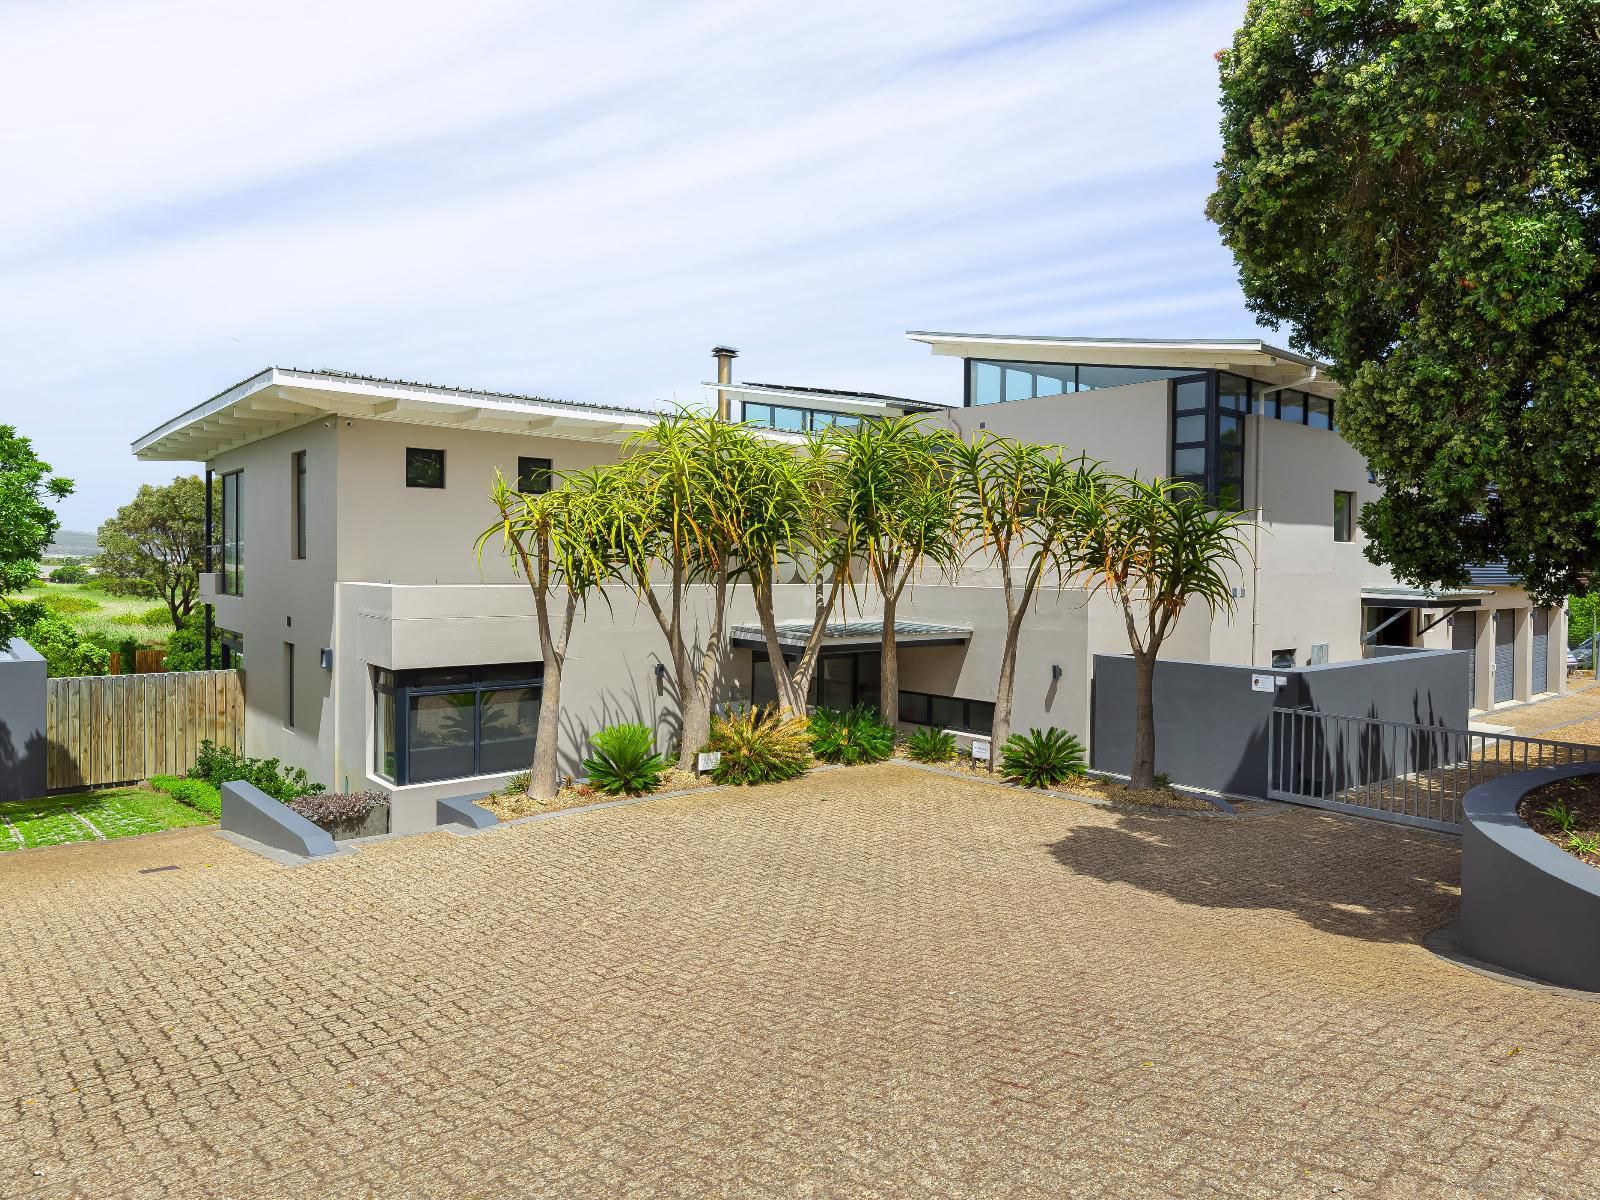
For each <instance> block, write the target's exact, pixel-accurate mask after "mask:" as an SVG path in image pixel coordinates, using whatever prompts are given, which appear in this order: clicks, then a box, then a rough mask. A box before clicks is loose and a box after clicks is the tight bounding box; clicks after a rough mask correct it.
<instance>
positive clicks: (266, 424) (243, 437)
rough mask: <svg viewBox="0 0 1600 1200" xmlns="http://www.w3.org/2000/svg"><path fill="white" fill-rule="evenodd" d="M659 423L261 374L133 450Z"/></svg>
mask: <svg viewBox="0 0 1600 1200" xmlns="http://www.w3.org/2000/svg"><path fill="white" fill-rule="evenodd" d="M662 415H663V414H662V412H661V411H659V410H652V409H646V408H625V407H621V406H617V405H602V404H585V403H580V402H577V401H572V400H552V399H548V398H546V397H543V396H524V395H518V394H516V393H514V392H490V391H483V390H480V389H476V388H459V387H447V386H441V385H439V384H431V383H413V382H409V381H406V380H400V379H384V378H382V377H380V376H376V375H356V374H352V373H350V372H347V371H304V370H300V369H298V368H294V367H268V368H266V369H265V370H264V371H260V372H257V373H256V374H255V375H252V376H250V377H249V378H248V379H244V380H241V381H240V382H238V383H236V384H234V385H233V386H232V387H230V388H227V389H225V390H224V391H221V392H218V393H217V394H216V395H215V396H212V397H211V398H210V399H208V400H203V401H201V402H200V403H199V404H197V405H195V406H194V407H193V408H190V409H188V410H186V411H184V412H182V413H180V414H179V415H178V416H176V417H174V418H172V420H170V421H168V422H166V423H165V424H163V425H160V426H158V427H157V428H155V429H152V430H151V431H150V432H149V433H147V434H145V435H144V436H143V437H141V438H139V439H137V440H136V441H135V442H134V443H133V452H134V454H135V455H136V456H137V457H139V458H141V459H147V460H175V461H183V462H204V461H206V460H207V459H210V458H212V457H214V456H215V455H217V454H220V453H222V452H224V451H227V450H232V449H236V448H237V447H239V446H243V445H248V444H249V443H250V442H253V441H257V440H259V439H261V438H263V437H270V436H271V435H272V434H275V433H280V432H282V431H283V430H285V429H290V428H293V427H294V426H296V425H302V424H305V423H306V422H307V421H311V420H317V419H319V418H322V417H325V416H347V417H362V418H367V419H372V420H387V421H400V422H404V423H408V424H414V425H442V426H448V427H450V428H453V429H483V430H488V431H491V432H500V433H537V434H539V435H541V436H543V437H556V438H576V439H580V440H584V441H620V440H622V439H623V438H625V437H626V436H628V434H630V433H634V432H636V431H638V430H640V429H645V428H648V427H649V426H650V425H651V424H652V423H654V422H655V421H656V420H658V419H659V418H660V417H661V416H662Z"/></svg>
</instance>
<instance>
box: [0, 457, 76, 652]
mask: <svg viewBox="0 0 1600 1200" xmlns="http://www.w3.org/2000/svg"><path fill="white" fill-rule="evenodd" d="M71 494H72V481H71V480H70V479H63V478H62V477H61V476H59V475H57V474H55V473H54V471H52V469H51V467H50V464H49V463H47V462H45V461H43V460H42V459H41V458H40V457H39V456H38V455H37V454H35V453H34V450H33V443H32V442H31V441H29V440H28V439H27V438H25V437H23V436H22V435H21V434H19V433H18V432H17V430H16V427H15V426H12V425H0V644H4V643H5V642H6V641H8V640H10V638H11V637H12V636H13V635H14V634H15V633H16V631H17V621H18V619H19V617H20V615H21V614H20V610H21V609H23V608H25V607H27V606H20V605H15V604H12V603H10V602H8V601H7V599H6V597H7V596H8V595H10V594H12V593H15V592H20V591H22V590H23V589H24V588H26V587H28V586H29V585H30V584H31V583H32V582H33V581H34V579H35V578H37V577H38V574H39V564H40V561H41V560H42V559H43V557H44V552H45V551H46V550H47V549H48V548H49V546H50V542H51V540H52V539H53V538H54V537H55V535H56V530H57V529H59V528H60V527H61V520H60V518H59V517H57V516H56V511H55V509H54V508H53V507H52V504H53V502H55V501H58V500H62V499H64V498H65V497H67V496H69V495H71ZM30 611H31V610H30Z"/></svg>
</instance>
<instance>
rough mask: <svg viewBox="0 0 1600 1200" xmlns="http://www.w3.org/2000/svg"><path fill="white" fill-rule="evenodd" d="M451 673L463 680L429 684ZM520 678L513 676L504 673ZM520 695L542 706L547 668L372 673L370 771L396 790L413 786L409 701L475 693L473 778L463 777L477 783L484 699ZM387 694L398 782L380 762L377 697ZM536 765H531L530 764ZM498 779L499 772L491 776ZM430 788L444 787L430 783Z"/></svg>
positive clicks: (513, 666)
mask: <svg viewBox="0 0 1600 1200" xmlns="http://www.w3.org/2000/svg"><path fill="white" fill-rule="evenodd" d="M447 670H453V671H456V672H459V673H461V674H464V675H465V676H466V678H465V679H462V680H457V681H445V680H438V681H436V682H428V679H429V676H433V677H435V679H436V680H437V677H438V676H439V675H440V674H442V673H443V672H444V671H447ZM505 672H516V673H513V674H505V675H504V676H503V677H501V675H502V673H505ZM521 689H531V690H532V691H533V692H534V693H535V698H536V699H537V700H538V702H539V703H541V704H542V703H543V702H544V664H543V663H537V662H525V663H495V664H488V665H483V666H476V667H458V668H441V669H429V668H422V669H416V670H404V671H391V670H389V669H388V668H386V667H375V668H373V676H372V693H373V712H374V715H373V722H374V727H373V745H372V751H373V752H372V759H373V761H372V764H371V770H372V773H373V774H374V775H376V776H377V777H378V778H380V779H385V780H388V781H389V782H390V783H393V784H394V785H395V786H396V787H404V786H406V785H407V784H409V783H410V782H411V721H410V713H411V698H412V697H413V696H442V695H451V694H454V693H458V692H473V693H475V695H474V699H473V707H472V771H473V773H472V775H464V776H459V778H463V779H472V778H476V777H477V776H478V775H479V774H480V773H481V771H480V767H481V766H482V762H483V697H484V694H485V693H488V692H511V691H518V690H521ZM379 693H384V694H387V695H389V696H391V697H392V698H393V704H392V706H391V707H392V710H393V716H394V725H393V727H392V728H391V729H390V731H389V734H390V742H389V744H390V747H391V749H392V751H393V753H394V777H393V778H391V777H390V776H388V775H386V774H384V772H383V764H382V763H381V762H379V761H378V755H379V750H380V747H381V745H382V743H381V742H380V741H379V740H378V737H377V719H378V714H379V713H380V712H381V711H382V710H381V708H380V706H379V704H378V694H379ZM531 761H532V760H531V759H530V762H531ZM492 773H493V774H500V773H501V772H498V771H496V772H492ZM426 782H430V783H431V782H440V781H437V780H428V781H426Z"/></svg>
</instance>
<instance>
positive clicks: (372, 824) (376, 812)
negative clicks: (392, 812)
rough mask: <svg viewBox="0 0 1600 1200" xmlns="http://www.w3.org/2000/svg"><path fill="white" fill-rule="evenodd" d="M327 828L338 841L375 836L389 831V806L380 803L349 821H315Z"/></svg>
mask: <svg viewBox="0 0 1600 1200" xmlns="http://www.w3.org/2000/svg"><path fill="white" fill-rule="evenodd" d="M315 823H316V824H318V825H320V826H321V827H322V828H323V829H326V830H327V831H328V833H329V834H331V835H332V836H333V840H334V841H336V842H348V841H349V840H350V839H352V838H363V837H373V836H375V835H377V834H380V833H388V832H389V806H388V805H387V804H379V805H377V806H375V807H374V808H373V809H372V810H371V811H370V812H368V813H367V815H366V816H364V817H354V818H351V819H350V820H348V821H318V822H315Z"/></svg>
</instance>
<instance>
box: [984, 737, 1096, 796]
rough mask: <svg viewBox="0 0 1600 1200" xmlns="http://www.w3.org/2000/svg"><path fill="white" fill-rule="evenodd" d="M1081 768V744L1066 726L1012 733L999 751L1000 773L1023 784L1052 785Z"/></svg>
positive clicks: (1032, 785) (1079, 772) (1083, 765)
mask: <svg viewBox="0 0 1600 1200" xmlns="http://www.w3.org/2000/svg"><path fill="white" fill-rule="evenodd" d="M1084 770H1085V763H1084V756H1083V743H1082V742H1080V741H1078V739H1077V738H1075V737H1073V736H1072V735H1071V734H1070V733H1068V732H1067V731H1066V730H1065V729H1030V730H1028V732H1027V733H1014V734H1012V735H1011V737H1010V738H1008V739H1007V741H1006V744H1005V746H1004V747H1002V748H1001V751H1000V774H1001V775H1002V776H1004V777H1005V778H1006V779H1007V780H1009V781H1010V782H1012V783H1020V784H1022V785H1023V786H1024V787H1036V788H1047V787H1054V786H1055V785H1056V784H1058V783H1063V782H1065V781H1066V780H1068V779H1070V778H1072V777H1073V776H1074V775H1082V774H1083V773H1084Z"/></svg>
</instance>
